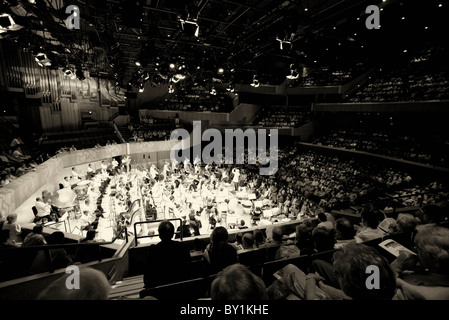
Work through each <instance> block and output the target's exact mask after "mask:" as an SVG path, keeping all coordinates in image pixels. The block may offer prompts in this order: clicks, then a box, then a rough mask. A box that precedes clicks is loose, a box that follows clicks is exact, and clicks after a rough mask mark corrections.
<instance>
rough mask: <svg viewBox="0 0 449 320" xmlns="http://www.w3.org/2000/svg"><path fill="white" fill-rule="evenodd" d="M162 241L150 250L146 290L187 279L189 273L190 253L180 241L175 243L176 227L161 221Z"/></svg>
mask: <svg viewBox="0 0 449 320" xmlns="http://www.w3.org/2000/svg"><path fill="white" fill-rule="evenodd" d="M158 233H159V238H160V239H161V241H160V242H159V243H157V244H153V245H151V246H150V247H149V248H148V254H147V262H146V266H145V271H144V276H143V279H144V283H145V288H151V287H155V286H158V285H161V284H165V283H171V282H177V281H180V280H182V279H185V278H186V276H187V275H188V272H189V265H190V253H189V250H188V249H187V247H185V246H183V244H182V243H181V242H179V241H174V240H173V236H174V234H175V227H174V225H173V224H172V223H171V222H170V221H168V220H164V221H161V223H160V224H159V227H158Z"/></svg>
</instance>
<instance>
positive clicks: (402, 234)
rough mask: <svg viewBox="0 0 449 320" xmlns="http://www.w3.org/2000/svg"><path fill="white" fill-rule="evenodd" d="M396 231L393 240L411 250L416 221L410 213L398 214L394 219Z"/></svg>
mask: <svg viewBox="0 0 449 320" xmlns="http://www.w3.org/2000/svg"><path fill="white" fill-rule="evenodd" d="M396 225H397V231H396V235H395V238H394V239H395V240H396V241H397V242H399V243H400V244H402V245H403V246H405V247H407V248H408V249H411V250H412V249H413V238H414V236H415V233H416V228H417V226H418V221H417V219H416V218H415V217H414V216H413V215H412V214H410V213H400V214H398V217H397V218H396Z"/></svg>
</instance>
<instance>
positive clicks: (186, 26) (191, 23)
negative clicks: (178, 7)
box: [178, 14, 200, 38]
mask: <svg viewBox="0 0 449 320" xmlns="http://www.w3.org/2000/svg"><path fill="white" fill-rule="evenodd" d="M178 19H179V24H180V27H181V30H182V31H183V32H184V33H185V34H187V35H190V36H195V37H197V38H198V36H199V33H200V26H199V25H198V22H197V21H198V17H197V18H196V19H191V18H190V14H187V19H182V18H181V17H178Z"/></svg>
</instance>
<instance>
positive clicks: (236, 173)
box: [232, 168, 240, 191]
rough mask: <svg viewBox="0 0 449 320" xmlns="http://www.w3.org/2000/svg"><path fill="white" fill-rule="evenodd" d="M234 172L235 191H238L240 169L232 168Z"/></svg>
mask: <svg viewBox="0 0 449 320" xmlns="http://www.w3.org/2000/svg"><path fill="white" fill-rule="evenodd" d="M232 174H233V175H234V177H233V178H232V184H233V185H234V189H235V191H238V189H239V182H240V170H239V169H238V168H234V169H232Z"/></svg>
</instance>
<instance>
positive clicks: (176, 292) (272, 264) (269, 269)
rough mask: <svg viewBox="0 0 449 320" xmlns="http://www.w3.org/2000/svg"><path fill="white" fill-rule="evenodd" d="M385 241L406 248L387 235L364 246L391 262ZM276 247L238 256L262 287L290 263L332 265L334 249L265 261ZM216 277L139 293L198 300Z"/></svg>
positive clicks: (303, 267) (308, 267) (198, 276)
mask: <svg viewBox="0 0 449 320" xmlns="http://www.w3.org/2000/svg"><path fill="white" fill-rule="evenodd" d="M386 239H393V240H396V241H398V242H399V243H401V242H402V243H401V244H403V245H405V246H408V244H407V243H404V242H403V239H404V234H397V235H386V236H384V237H380V238H377V239H374V240H370V241H367V242H364V244H365V245H368V246H370V247H373V248H375V249H376V250H378V252H379V253H380V254H382V255H383V256H385V257H386V258H387V260H389V261H390V262H391V261H392V260H393V259H394V258H395V257H394V256H393V255H392V254H390V253H389V252H387V251H386V250H384V249H382V248H381V247H380V246H378V245H379V243H381V242H382V241H384V240H386ZM278 248H279V246H274V247H270V248H262V249H256V250H252V251H247V252H244V253H241V254H239V256H238V258H239V263H241V264H243V265H245V266H247V267H248V268H249V269H250V270H251V271H252V272H253V273H254V274H256V275H258V276H259V277H261V278H262V280H263V281H264V283H265V285H266V286H267V287H268V286H270V285H271V284H272V283H273V281H274V280H275V277H274V273H275V272H276V271H278V270H280V269H282V268H283V267H285V266H287V265H289V264H293V265H295V266H297V267H298V268H299V269H301V270H302V271H304V272H305V273H308V272H311V271H312V269H311V266H312V262H313V261H315V260H317V259H320V260H325V261H328V262H332V257H333V254H334V252H335V251H336V249H334V250H329V251H325V252H318V253H313V254H307V255H302V256H296V257H292V258H286V259H281V260H274V259H271V260H268V259H267V258H269V256H268V255H269V254H270V255H273V258H274V254H275V252H276V251H277V249H278ZM196 263H197V264H198V265H197V267H198V268H195V269H196V270H197V271H198V270H204V269H202V268H200V267H199V266H200V264H201V263H205V262H204V261H202V260H200V261H197V262H196ZM216 276H217V275H216V274H207V273H205V274H203V275H201V271H198V272H197V274H195V275H192V278H191V279H186V280H183V281H179V282H176V283H169V284H164V285H160V286H157V287H154V288H148V289H142V290H140V291H139V297H140V298H146V297H154V298H157V299H158V300H185V299H188V300H197V299H202V298H209V297H210V287H211V284H212V281H213V280H214V279H215V278H216Z"/></svg>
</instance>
